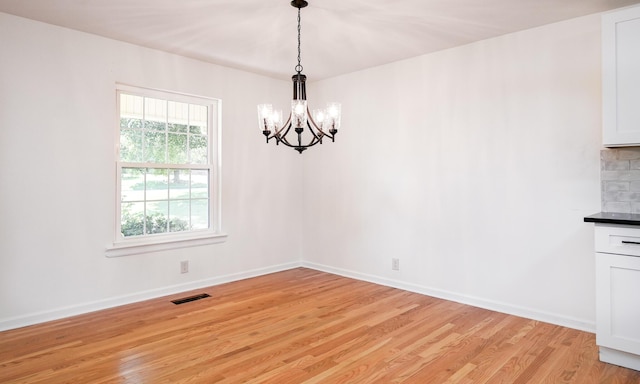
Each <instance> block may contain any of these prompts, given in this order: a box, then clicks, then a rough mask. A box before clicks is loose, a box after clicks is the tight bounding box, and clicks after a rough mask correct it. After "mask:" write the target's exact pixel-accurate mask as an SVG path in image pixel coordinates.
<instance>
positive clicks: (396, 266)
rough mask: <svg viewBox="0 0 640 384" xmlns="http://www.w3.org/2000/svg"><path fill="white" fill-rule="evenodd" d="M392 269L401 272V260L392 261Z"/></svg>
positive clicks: (394, 259)
mask: <svg viewBox="0 0 640 384" xmlns="http://www.w3.org/2000/svg"><path fill="white" fill-rule="evenodd" d="M391 269H393V270H394V271H399V270H400V259H396V258H393V259H391Z"/></svg>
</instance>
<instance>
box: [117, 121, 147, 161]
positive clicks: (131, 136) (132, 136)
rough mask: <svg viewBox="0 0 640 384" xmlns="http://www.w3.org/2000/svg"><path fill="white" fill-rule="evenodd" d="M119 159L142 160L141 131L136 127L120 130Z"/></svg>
mask: <svg viewBox="0 0 640 384" xmlns="http://www.w3.org/2000/svg"><path fill="white" fill-rule="evenodd" d="M120 160H122V161H129V162H132V163H133V162H139V161H142V131H141V130H137V129H122V130H120Z"/></svg>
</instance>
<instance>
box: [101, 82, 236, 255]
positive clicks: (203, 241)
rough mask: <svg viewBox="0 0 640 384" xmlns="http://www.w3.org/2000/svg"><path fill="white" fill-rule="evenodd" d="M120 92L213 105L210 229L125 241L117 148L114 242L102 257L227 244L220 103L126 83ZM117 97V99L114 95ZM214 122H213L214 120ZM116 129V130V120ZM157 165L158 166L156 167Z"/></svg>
mask: <svg viewBox="0 0 640 384" xmlns="http://www.w3.org/2000/svg"><path fill="white" fill-rule="evenodd" d="M119 92H125V93H132V94H136V95H141V96H145V97H158V98H162V99H166V98H167V93H169V94H171V95H172V99H171V100H174V101H181V99H183V98H184V99H185V100H184V101H189V100H191V101H192V98H198V99H204V100H210V101H211V102H212V104H214V107H213V108H215V110H213V111H212V112H213V116H211V118H210V119H211V120H210V123H212V124H210V133H209V134H210V136H211V138H210V143H209V144H210V149H209V157H210V158H211V166H210V169H211V172H210V175H209V177H210V179H209V183H210V189H209V193H210V195H209V205H210V208H209V209H210V212H209V217H210V225H211V228H210V229H207V230H201V231H189V232H176V233H170V234H156V235H147V236H144V237H143V238H139V237H136V238H129V239H126V238H124V237H123V236H122V234H121V233H120V232H119V228H120V225H119V222H120V217H118V215H119V213H120V209H119V208H118V206H119V205H120V203H121V202H120V171H121V169H122V167H123V164H125V163H124V162H120V153H119V150H120V148H119V147H118V145H116V146H115V148H114V159H115V160H116V161H115V168H116V191H115V192H116V193H115V194H114V200H115V204H114V208H115V209H116V214H115V215H114V217H115V226H114V235H115V236H114V237H115V239H114V241H113V243H112V244H109V245H107V247H106V251H105V256H107V257H119V256H128V255H135V254H142V253H150V252H157V251H164V250H169V249H178V248H187V247H195V246H201V245H208V244H217V243H221V242H224V241H226V239H227V234H226V233H224V232H223V231H222V200H221V192H222V172H221V168H222V154H221V145H222V129H221V126H222V116H221V111H222V100H220V99H215V98H211V97H205V96H198V95H190V94H186V93H179V92H173V91H164V90H159V89H151V88H142V87H136V86H131V85H127V84H121V83H117V84H116V95H118V93H119ZM116 98H117V96H116ZM116 105H118V101H117V100H116ZM116 113H117V114H118V116H119V111H118V110H117V108H116ZM213 119H215V121H214V120H213ZM117 121H118V127H119V125H120V124H119V118H118V119H117ZM115 135H116V136H115V140H116V141H115V142H116V143H119V142H120V130H119V129H116V130H115ZM139 166H144V164H142V163H141V164H139ZM156 166H157V164H156Z"/></svg>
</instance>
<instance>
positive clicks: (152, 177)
mask: <svg viewBox="0 0 640 384" xmlns="http://www.w3.org/2000/svg"><path fill="white" fill-rule="evenodd" d="M167 179H168V175H167V170H166V169H155V168H149V169H148V170H147V182H146V187H147V190H146V198H147V201H149V200H167V199H168V198H169V183H168V182H167Z"/></svg>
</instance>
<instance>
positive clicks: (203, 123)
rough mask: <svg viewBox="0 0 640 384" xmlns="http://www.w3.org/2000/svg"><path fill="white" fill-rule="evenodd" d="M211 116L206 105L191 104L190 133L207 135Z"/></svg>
mask: <svg viewBox="0 0 640 384" xmlns="http://www.w3.org/2000/svg"><path fill="white" fill-rule="evenodd" d="M208 123H209V117H208V113H207V106H206V105H195V104H189V124H190V125H189V133H195V134H198V135H206V134H208V133H209V132H208V131H207V126H208Z"/></svg>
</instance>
